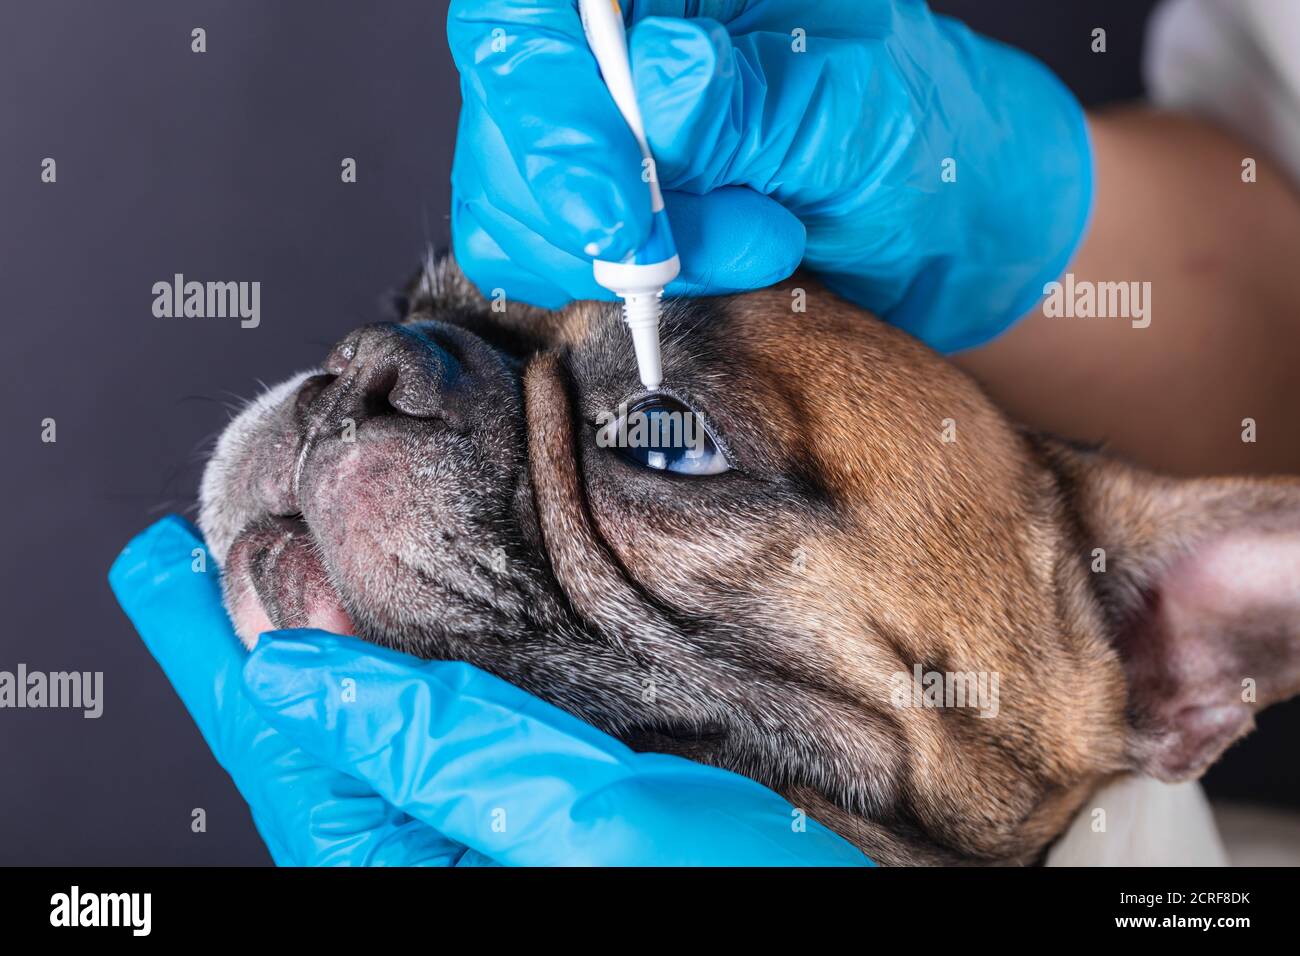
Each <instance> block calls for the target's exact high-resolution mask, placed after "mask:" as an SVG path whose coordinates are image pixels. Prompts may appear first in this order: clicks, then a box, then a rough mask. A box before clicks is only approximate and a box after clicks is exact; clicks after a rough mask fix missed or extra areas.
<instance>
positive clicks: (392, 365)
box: [298, 323, 463, 428]
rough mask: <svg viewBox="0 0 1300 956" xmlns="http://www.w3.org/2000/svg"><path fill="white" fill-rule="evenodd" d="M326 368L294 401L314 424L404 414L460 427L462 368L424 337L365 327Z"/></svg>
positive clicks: (381, 326) (443, 347)
mask: <svg viewBox="0 0 1300 956" xmlns="http://www.w3.org/2000/svg"><path fill="white" fill-rule="evenodd" d="M324 368H325V373H326V374H325V375H323V376H316V377H315V378H313V379H309V380H308V381H307V382H306V383H304V386H303V388H302V390H301V391H300V393H299V397H298V403H299V407H300V408H301V409H303V411H304V413H305V415H306V416H307V417H308V419H309V421H312V422H313V423H315V424H333V423H335V422H338V421H341V420H343V419H345V418H351V419H353V420H355V421H361V420H362V419H366V418H377V417H380V416H384V415H404V416H407V417H409V418H440V419H443V420H444V421H445V422H446V423H447V424H449V425H451V426H452V427H455V428H460V427H461V426H462V425H463V422H462V420H461V415H460V412H459V410H458V408H457V402H456V401H455V393H457V392H458V391H459V390H458V389H457V388H456V386H457V383H458V381H459V379H460V377H461V375H462V368H461V363H460V361H459V359H458V358H457V356H456V355H454V354H453V353H452V352H451V351H450V350H449V348H448V347H447V345H446V344H444V343H442V342H439V341H438V340H437V339H436V338H434V337H432V336H430V335H429V334H428V333H427V332H424V331H420V330H416V329H414V328H410V327H405V326H400V325H393V324H391V323H382V324H377V325H367V326H364V327H362V328H360V329H357V330H356V331H354V332H352V333H350V334H349V335H348V336H347V337H346V338H344V339H343V340H342V341H341V342H339V344H338V345H336V346H335V347H334V349H333V351H331V352H330V354H329V356H328V357H327V358H326V359H325V366H324ZM322 419H329V420H331V421H330V422H325V421H322Z"/></svg>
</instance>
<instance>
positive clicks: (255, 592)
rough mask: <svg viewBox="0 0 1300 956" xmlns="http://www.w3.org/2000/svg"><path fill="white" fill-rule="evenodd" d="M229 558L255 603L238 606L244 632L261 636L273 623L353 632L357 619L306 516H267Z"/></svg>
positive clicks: (246, 635)
mask: <svg viewBox="0 0 1300 956" xmlns="http://www.w3.org/2000/svg"><path fill="white" fill-rule="evenodd" d="M231 556H232V560H231V561H230V562H228V564H230V565H231V570H232V571H233V573H234V575H235V576H236V577H237V578H238V579H242V580H243V582H244V583H245V584H246V585H247V588H246V591H251V595H249V596H250V597H253V598H255V606H251V605H248V604H247V603H245V604H244V606H242V607H238V608H237V609H236V615H235V616H236V626H237V630H238V631H239V632H240V636H241V637H243V638H244V639H245V640H246V641H247V640H255V639H256V636H257V631H258V630H259V629H265V624H266V623H268V622H269V624H270V625H271V626H272V627H275V628H284V627H317V628H320V629H322V630H328V631H333V632H335V633H339V634H347V633H351V632H352V630H353V625H352V620H351V617H350V616H349V614H348V612H347V610H346V609H345V608H344V606H343V600H342V596H341V595H340V594H339V592H338V590H337V589H336V588H335V587H334V585H333V583H332V582H331V580H330V578H329V575H328V573H327V571H326V569H325V566H324V564H323V563H322V560H321V557H320V555H319V551H318V548H317V545H316V540H315V538H314V536H313V535H312V533H311V530H310V528H309V527H308V525H307V523H306V521H304V520H303V519H302V517H301V516H271V515H268V516H264V517H262V518H259V519H256V520H254V521H253V522H250V523H249V524H248V525H247V526H245V528H244V529H243V530H242V531H240V533H239V534H238V535H237V536H236V538H235V541H234V543H233V544H232V546H231Z"/></svg>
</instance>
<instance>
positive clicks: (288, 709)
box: [244, 632, 865, 865]
mask: <svg viewBox="0 0 1300 956" xmlns="http://www.w3.org/2000/svg"><path fill="white" fill-rule="evenodd" d="M244 676H245V681H246V685H247V687H248V688H249V692H250V694H251V695H252V696H253V698H254V700H255V701H256V702H257V706H258V707H259V708H260V709H261V711H262V713H263V714H264V715H265V716H266V718H267V720H268V721H269V722H270V723H272V724H273V725H274V726H276V727H277V728H279V729H281V730H282V731H283V732H285V733H286V734H288V735H290V736H292V737H293V738H294V739H295V740H296V741H298V742H299V743H300V744H301V745H302V746H303V748H304V749H305V750H306V751H308V752H309V753H311V754H313V755H314V756H316V757H317V758H318V759H319V760H320V761H321V762H322V763H325V764H327V765H329V766H332V767H336V768H338V769H340V770H344V771H346V772H348V773H351V774H355V775H356V776H358V777H359V778H360V779H362V780H364V781H365V782H366V783H367V784H368V785H370V786H371V787H373V788H374V789H375V791H376V792H377V793H379V794H380V795H381V796H383V797H384V798H385V799H387V800H388V801H390V802H391V803H392V804H393V805H395V806H398V807H401V808H402V809H404V810H405V811H406V812H408V813H410V814H411V815H412V816H414V817H417V818H418V819H421V820H424V821H425V822H426V823H428V824H429V825H430V826H432V827H434V828H435V829H436V830H438V831H439V832H441V833H444V834H447V835H448V836H450V837H452V838H454V839H456V840H457V841H458V842H461V843H464V844H465V845H466V846H469V847H471V848H473V849H475V850H478V851H479V852H481V853H483V854H485V855H487V856H489V857H491V858H493V859H495V860H497V861H498V862H501V863H506V864H523V865H555V864H557V863H566V864H572V863H577V864H590V865H599V864H636V865H656V864H678V865H687V864H714V865H718V864H794V863H801V862H802V863H807V862H816V863H823V864H831V863H858V864H861V863H863V862H864V861H865V858H864V857H863V856H862V854H861V853H860V852H859V851H858V850H856V849H855V848H853V847H852V846H850V845H849V844H848V843H846V842H845V841H843V840H841V839H840V838H839V837H838V836H836V835H835V834H833V833H831V832H830V831H829V830H827V829H825V828H824V827H821V826H820V825H819V824H816V823H815V822H813V821H808V822H807V826H806V828H805V829H803V830H798V829H797V828H796V827H794V826H792V813H793V812H794V811H792V809H791V807H790V806H789V804H788V803H786V802H785V801H784V800H783V799H781V798H780V797H779V796H778V795H777V794H775V793H772V792H771V791H770V790H767V789H766V788H765V787H762V786H761V785H759V784H757V783H755V782H754V781H752V780H748V779H746V778H744V777H741V776H738V775H736V774H732V773H729V772H727V771H723V770H718V769H716V768H712V767H706V766H703V765H700V764H695V763H692V762H690V761H687V760H683V759H680V758H677V757H670V756H665V755H660V754H636V753H634V752H633V751H631V750H629V749H628V748H627V747H626V746H624V745H623V744H622V743H620V742H619V741H617V740H615V739H614V738H612V737H610V736H608V735H607V734H605V733H603V732H601V731H600V730H597V729H596V728H594V727H592V726H590V725H588V724H586V723H584V722H582V721H581V720H578V719H577V718H575V717H573V716H571V715H570V714H567V713H565V712H564V711H561V710H559V709H558V708H556V707H553V706H551V705H550V704H547V703H545V702H544V701H542V700H539V699H538V698H536V697H533V696H532V695H531V694H528V693H526V692H525V691H523V690H520V689H519V688H517V687H514V686H512V685H510V684H507V683H505V682H504V681H501V680H500V679H498V678H496V677H493V676H492V675H490V674H487V673H485V672H483V671H480V670H478V669H477V668H474V667H471V666H470V665H468V664H462V663H454V662H446V661H431V662H421V661H418V660H416V659H415V658H412V657H409V656H407V655H405V654H399V653H397V652H395V651H390V650H387V649H383V648H377V647H370V646H367V645H365V644H362V643H361V642H358V641H357V640H355V639H353V638H345V637H339V636H337V635H332V634H327V633H325V632H315V633H307V632H292V633H288V632H278V633H272V634H268V635H263V639H262V641H261V643H259V645H258V647H257V649H256V650H255V651H254V653H253V654H252V655H251V657H250V659H249V663H248V665H247V667H246V668H245V672H244Z"/></svg>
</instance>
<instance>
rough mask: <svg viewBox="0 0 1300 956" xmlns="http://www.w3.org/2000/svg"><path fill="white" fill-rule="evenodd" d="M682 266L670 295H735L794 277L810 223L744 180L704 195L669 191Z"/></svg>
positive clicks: (666, 202)
mask: <svg viewBox="0 0 1300 956" xmlns="http://www.w3.org/2000/svg"><path fill="white" fill-rule="evenodd" d="M664 205H666V206H667V207H668V218H669V221H670V222H671V223H672V226H673V236H674V237H675V238H676V240H677V252H678V255H679V256H680V257H681V261H682V271H681V275H680V276H678V277H677V278H676V279H675V280H673V282H671V283H670V284H669V286H668V289H667V292H668V294H669V295H729V294H731V293H733V292H747V291H749V290H751V289H761V288H763V287H765V286H769V285H772V284H773V283H776V282H780V281H781V280H782V279H784V278H786V277H788V276H789V275H790V274H791V273H793V272H794V270H795V269H797V268H799V262H800V260H802V259H803V253H804V226H803V223H801V222H800V221H799V220H798V219H797V218H795V216H794V215H793V214H791V213H790V212H789V211H788V210H787V209H785V208H784V207H783V206H782V205H781V204H780V203H778V202H776V201H775V200H774V199H771V198H769V197H767V196H764V195H761V194H759V193H756V192H754V191H753V190H752V189H746V188H744V187H741V186H724V187H722V188H721V189H715V190H713V191H712V192H710V193H705V194H704V195H702V196H697V195H694V194H693V193H683V192H675V191H671V190H669V191H666V192H665V193H664Z"/></svg>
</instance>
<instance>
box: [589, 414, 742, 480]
mask: <svg viewBox="0 0 1300 956" xmlns="http://www.w3.org/2000/svg"><path fill="white" fill-rule="evenodd" d="M606 418H607V420H606V421H605V422H604V423H603V424H601V426H600V428H599V430H598V431H597V432H596V444H597V445H599V446H600V447H601V448H613V449H614V450H616V451H617V452H618V453H619V454H620V455H622V456H623V457H624V458H626V459H627V460H628V461H631V462H635V463H636V464H638V465H640V466H641V467H643V468H652V469H654V470H655V471H670V472H673V473H674V474H678V475H694V476H704V475H720V474H722V473H723V472H724V471H730V470H731V462H729V461H727V456H726V455H725V454H723V452H722V450H721V449H720V448H718V444H717V442H716V441H714V439H713V436H712V435H710V434H709V431H708V429H707V428H705V427H704V420H703V419H702V418H701V417H700V415H699V413H698V412H696V411H694V410H693V409H691V408H690V407H688V406H686V405H683V404H682V403H681V402H679V401H677V400H676V399H675V398H670V397H669V396H667V395H650V396H647V397H646V398H642V399H640V400H638V401H637V402H636V403H635V404H633V405H631V406H630V407H629V406H622V407H620V409H619V414H618V415H613V416H606Z"/></svg>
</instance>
